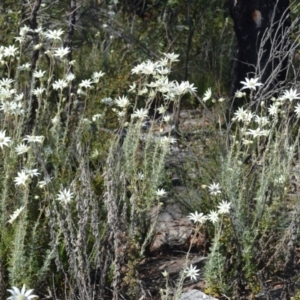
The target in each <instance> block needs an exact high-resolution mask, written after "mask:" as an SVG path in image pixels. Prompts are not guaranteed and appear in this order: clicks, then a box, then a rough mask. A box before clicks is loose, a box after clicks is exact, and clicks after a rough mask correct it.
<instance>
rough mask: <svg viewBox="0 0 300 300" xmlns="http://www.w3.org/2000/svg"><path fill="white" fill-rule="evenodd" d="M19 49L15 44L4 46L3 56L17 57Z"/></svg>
mask: <svg viewBox="0 0 300 300" xmlns="http://www.w3.org/2000/svg"><path fill="white" fill-rule="evenodd" d="M17 50H18V48H16V47H15V46H14V45H11V46H8V47H4V52H3V56H4V57H7V56H12V57H15V54H16V52H17Z"/></svg>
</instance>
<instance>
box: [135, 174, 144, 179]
mask: <svg viewBox="0 0 300 300" xmlns="http://www.w3.org/2000/svg"><path fill="white" fill-rule="evenodd" d="M136 179H137V180H144V174H143V173H142V172H138V173H137V174H136Z"/></svg>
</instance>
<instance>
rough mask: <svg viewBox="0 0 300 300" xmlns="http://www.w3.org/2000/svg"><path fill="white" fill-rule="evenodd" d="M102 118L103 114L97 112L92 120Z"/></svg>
mask: <svg viewBox="0 0 300 300" xmlns="http://www.w3.org/2000/svg"><path fill="white" fill-rule="evenodd" d="M101 118H102V115H101V114H95V115H93V117H92V121H93V122H95V121H97V120H98V119H101Z"/></svg>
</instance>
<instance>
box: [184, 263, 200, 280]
mask: <svg viewBox="0 0 300 300" xmlns="http://www.w3.org/2000/svg"><path fill="white" fill-rule="evenodd" d="M199 272H200V271H199V270H197V268H196V267H193V265H190V267H187V268H186V269H185V270H184V274H186V276H187V277H190V279H191V280H196V279H197V277H198V276H199Z"/></svg>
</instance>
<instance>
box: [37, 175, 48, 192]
mask: <svg viewBox="0 0 300 300" xmlns="http://www.w3.org/2000/svg"><path fill="white" fill-rule="evenodd" d="M51 179H52V178H51V177H49V176H46V177H45V178H44V180H41V181H39V182H38V183H37V184H38V187H39V188H41V189H42V188H43V187H45V186H46V185H47V184H48V183H50V182H51Z"/></svg>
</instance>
